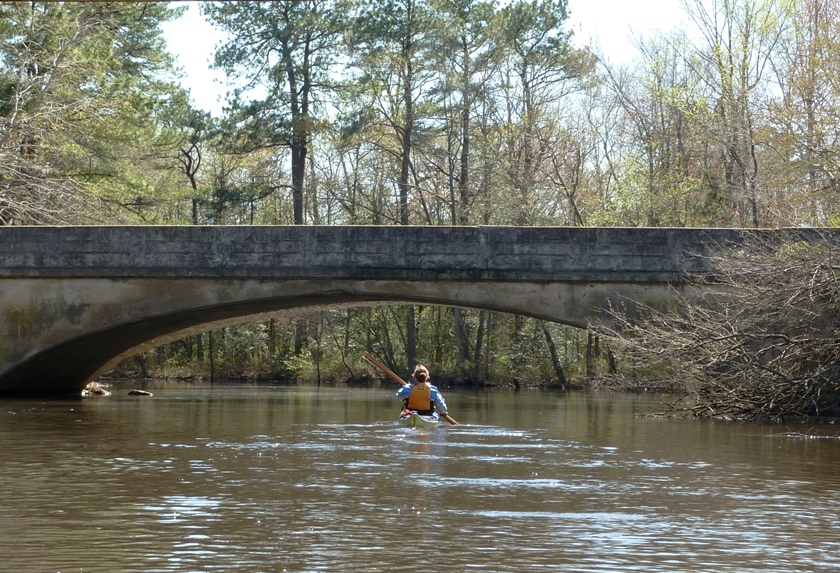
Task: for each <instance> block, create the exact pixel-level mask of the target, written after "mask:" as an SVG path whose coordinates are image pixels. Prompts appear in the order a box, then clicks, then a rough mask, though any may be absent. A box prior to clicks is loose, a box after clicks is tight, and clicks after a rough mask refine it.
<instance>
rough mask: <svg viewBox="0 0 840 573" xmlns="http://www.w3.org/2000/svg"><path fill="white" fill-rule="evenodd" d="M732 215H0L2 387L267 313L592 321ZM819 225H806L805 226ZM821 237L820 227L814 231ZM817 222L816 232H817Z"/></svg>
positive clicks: (93, 365)
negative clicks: (103, 219)
mask: <svg viewBox="0 0 840 573" xmlns="http://www.w3.org/2000/svg"><path fill="white" fill-rule="evenodd" d="M756 232H759V233H770V234H773V233H777V232H776V231H752V232H748V231H743V230H734V229H729V230H726V229H661V228H656V229H652V228H650V229H639V228H573V227H551V228H547V227H544V228H539V227H427V226H424V227H404V226H401V227H397V226H387V227H383V226H328V227H326V226H325V227H321V226H319V227H312V226H257V227H254V226H247V227H240V226H237V227H212V226H179V227H154V226H152V227H145V226H142V227H5V228H0V395H15V394H29V395H47V394H78V392H79V391H80V390H81V388H82V387H83V386H84V384H85V383H86V382H87V381H89V380H92V379H96V378H97V377H98V376H100V375H102V374H104V373H105V372H108V371H109V370H111V369H113V368H114V367H115V366H116V365H117V364H119V363H120V362H121V361H123V360H125V359H127V358H130V357H131V356H134V355H136V354H138V353H139V352H142V351H144V350H147V349H149V348H153V347H154V346H157V345H160V344H163V343H166V342H170V341H172V340H177V339H178V338H182V337H184V336H187V335H191V334H197V333H199V332H203V331H207V330H210V329H213V328H218V327H221V326H226V325H232V324H236V323H242V322H246V321H250V320H255V319H257V318H259V317H261V316H265V315H266V314H268V313H277V312H278V311H292V310H293V309H300V308H311V307H321V306H332V305H364V304H386V303H392V304H398V303H406V304H409V303H415V304H436V305H448V306H461V307H472V308H483V309H488V310H494V311H501V312H508V313H517V314H523V315H528V316H532V317H536V318H541V319H546V320H552V321H557V322H561V323H566V324H570V325H574V326H580V327H583V326H586V325H587V324H588V323H589V322H590V321H597V320H599V316H601V313H602V311H601V310H600V309H604V308H607V307H608V305H609V304H610V303H613V304H615V303H618V302H620V301H622V300H627V299H630V300H634V301H639V302H643V303H646V304H649V305H654V306H658V305H662V304H667V303H668V302H669V301H670V300H672V299H673V297H674V293H675V289H676V291H679V290H683V291H684V290H685V289H690V288H691V281H690V275H691V274H692V273H696V272H701V271H702V270H703V258H702V255H703V253H705V252H706V251H707V249H708V248H709V247H710V246H711V245H714V244H717V243H734V244H739V243H741V242H742V241H743V239H744V236H745V234H750V233H756ZM796 232H797V233H805V234H806V235H808V234H809V233H811V232H810V231H800V230H797V231H796ZM811 235H813V238H814V239H815V240H816V239H817V238H819V236H821V235H819V234H817V233H816V232H815V231H814V232H813V233H811ZM809 236H810V235H809Z"/></svg>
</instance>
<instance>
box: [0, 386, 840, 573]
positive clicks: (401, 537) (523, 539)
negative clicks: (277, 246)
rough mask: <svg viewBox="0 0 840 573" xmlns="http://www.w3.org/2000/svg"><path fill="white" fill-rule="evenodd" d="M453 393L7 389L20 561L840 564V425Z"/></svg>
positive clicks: (13, 548)
mask: <svg viewBox="0 0 840 573" xmlns="http://www.w3.org/2000/svg"><path fill="white" fill-rule="evenodd" d="M447 401H448V402H449V404H450V406H451V408H452V412H453V415H455V416H456V418H457V419H458V420H459V421H460V422H461V423H462V424H463V425H462V426H458V427H455V426H441V427H440V428H438V429H435V430H411V429H407V428H402V427H399V426H398V425H397V424H396V422H395V418H396V414H397V407H396V403H395V401H394V400H393V398H392V392H391V391H390V390H355V389H354V390H346V389H321V390H318V389H313V388H301V389H297V388H295V389H288V388H282V389H281V388H253V387H227V388H179V387H163V388H160V389H157V390H155V396H154V397H153V398H136V397H129V396H125V395H124V393H121V392H120V391H115V392H114V395H113V396H112V397H110V398H104V399H94V400H87V401H76V402H69V401H68V402H45V403H41V402H31V401H9V400H7V401H3V402H0V436H2V438H0V472H1V473H0V475H2V480H1V481H0V554H2V555H3V556H4V557H3V563H2V565H0V570H3V571H16V572H21V573H28V572H32V573H35V572H37V573H43V572H54V571H62V572H68V571H85V572H113V571H121V572H130V571H138V572H139V571H143V572H165V571H179V572H180V571H289V572H309V571H353V572H357V571H358V572H377V571H382V572H385V571H388V572H390V571H394V570H396V569H401V568H405V567H407V566H413V565H415V564H425V565H428V566H431V567H434V569H436V570H439V571H467V570H469V571H472V570H478V571H481V570H484V571H494V572H496V571H544V570H552V571H555V570H556V571H570V572H571V571H574V572H600V571H646V572H655V571H709V572H712V571H715V572H717V571H725V570H727V571H778V572H783V571H784V572H790V571H827V570H833V569H840V565H838V564H837V561H836V556H837V555H840V535H838V533H840V440H838V439H793V438H791V437H790V436H785V435H783V434H784V433H785V432H786V431H788V430H791V429H789V428H781V427H777V426H750V425H740V424H724V423H714V422H708V421H706V422H700V421H674V420H661V419H654V418H645V417H640V416H639V415H638V414H639V413H641V412H644V411H649V410H653V409H656V408H657V405H656V403H655V401H651V400H650V399H648V398H645V397H638V396H598V397H594V398H590V397H587V396H586V395H579V394H567V395H563V394H544V393H528V392H523V393H504V392H488V393H483V392H482V393H472V392H463V393H458V392H451V391H450V392H448V393H447ZM793 430H798V428H796V429H793ZM820 431H821V432H822V433H823V434H824V435H828V436H831V435H834V434H836V433H837V430H836V428H834V427H826V428H821V429H820Z"/></svg>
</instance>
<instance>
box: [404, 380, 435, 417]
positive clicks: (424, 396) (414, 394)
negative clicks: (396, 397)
mask: <svg viewBox="0 0 840 573" xmlns="http://www.w3.org/2000/svg"><path fill="white" fill-rule="evenodd" d="M406 407H407V408H408V409H409V410H418V411H421V412H422V411H429V410H431V409H432V387H431V385H430V384H428V383H427V382H423V383H420V384H415V385H414V386H413V387H412V388H411V394H409V395H408V403H407V404H406Z"/></svg>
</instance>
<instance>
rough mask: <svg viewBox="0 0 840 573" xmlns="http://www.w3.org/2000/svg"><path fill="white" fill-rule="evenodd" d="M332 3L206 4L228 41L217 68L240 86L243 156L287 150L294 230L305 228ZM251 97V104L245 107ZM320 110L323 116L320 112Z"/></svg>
mask: <svg viewBox="0 0 840 573" xmlns="http://www.w3.org/2000/svg"><path fill="white" fill-rule="evenodd" d="M335 8H336V6H335V2H332V1H331V0H303V1H298V0H284V1H280V2H225V3H218V4H217V3H207V4H205V5H204V11H205V13H206V14H207V15H208V17H209V19H210V20H211V22H213V23H214V24H216V25H217V26H219V27H221V28H222V29H223V30H225V32H227V33H228V36H229V39H228V40H227V41H226V42H225V43H224V45H222V46H221V47H220V48H219V49H218V50H217V52H216V55H215V65H216V66H217V67H219V68H221V69H223V70H224V71H225V72H226V73H227V74H228V75H229V76H231V77H233V78H236V79H238V80H240V86H239V87H238V88H237V89H236V90H235V92H234V98H233V100H232V102H231V114H230V120H231V129H232V135H234V137H235V139H236V143H237V144H238V145H239V146H240V148H241V149H244V150H256V149H266V148H275V147H284V148H288V149H289V151H290V154H291V159H290V163H291V189H292V201H293V210H294V222H295V224H298V225H300V224H303V223H304V210H303V202H304V201H303V196H304V180H305V176H306V161H307V155H308V153H309V151H310V144H311V141H312V135H313V133H314V131H315V130H316V129H317V126H318V113H317V111H318V110H317V109H316V106H317V105H318V103H319V97H321V95H322V92H323V91H324V90H325V89H326V86H327V85H328V84H329V81H328V80H329V78H328V72H329V70H330V67H331V65H332V63H333V58H334V57H335V54H336V49H337V46H338V34H339V31H340V28H339V23H340V20H339V16H338V14H337V12H336V10H335ZM247 97H251V98H252V99H250V101H247V102H246V101H245V99H246V98H247ZM321 111H323V110H321Z"/></svg>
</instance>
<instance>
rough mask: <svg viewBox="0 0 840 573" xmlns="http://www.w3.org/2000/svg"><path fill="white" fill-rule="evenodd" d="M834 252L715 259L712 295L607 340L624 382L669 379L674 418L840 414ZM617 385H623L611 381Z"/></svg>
mask: <svg viewBox="0 0 840 573" xmlns="http://www.w3.org/2000/svg"><path fill="white" fill-rule="evenodd" d="M837 256H838V253H837V251H836V247H832V246H830V245H827V244H826V245H815V244H809V243H802V242H786V243H780V244H773V243H770V242H767V241H766V240H764V241H758V240H757V241H756V242H755V243H753V244H750V245H748V246H747V247H746V248H742V249H740V250H737V251H734V252H733V251H732V250H727V249H725V248H721V249H719V250H717V251H716V252H715V253H713V254H711V255H710V256H709V258H710V261H709V262H710V263H711V268H713V269H714V272H713V273H712V274H713V279H711V280H710V281H709V282H710V284H713V285H714V287H715V288H714V289H713V290H710V291H709V292H708V293H707V294H705V295H703V296H702V297H701V299H700V300H696V301H688V300H687V299H682V300H681V301H680V303H679V304H677V305H676V306H675V307H674V308H673V309H672V310H671V311H669V312H659V311H655V310H653V309H645V312H644V315H645V320H636V321H633V322H631V321H630V320H629V319H627V317H626V316H625V315H623V314H622V313H621V312H614V313H613V315H614V318H615V319H616V321H617V324H618V326H617V328H615V329H612V330H610V331H608V332H606V333H604V334H606V335H607V336H609V337H610V338H611V339H612V340H613V342H614V344H616V345H617V346H618V348H619V349H620V350H621V356H622V358H623V361H622V362H623V364H622V366H623V369H622V370H620V371H623V376H625V377H627V376H630V377H636V378H642V379H646V380H649V381H659V382H660V385H661V382H662V381H669V385H670V386H671V387H673V388H674V390H675V391H676V392H678V394H679V395H680V396H681V398H679V399H678V400H677V401H676V402H674V403H673V404H672V405H671V412H670V413H672V414H675V415H691V416H698V417H714V418H724V419H737V420H750V421H760V420H774V421H781V420H784V419H786V418H788V417H799V416H837V415H840V282H839V281H838V279H840V274H839V272H840V260H838V258H837ZM614 382H616V383H619V382H620V381H617V380H616V381H614Z"/></svg>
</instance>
